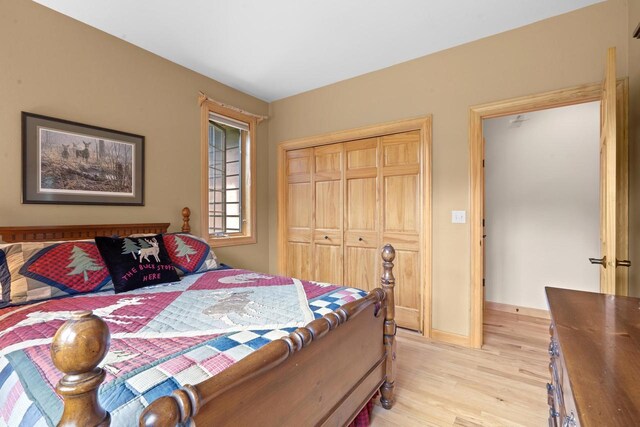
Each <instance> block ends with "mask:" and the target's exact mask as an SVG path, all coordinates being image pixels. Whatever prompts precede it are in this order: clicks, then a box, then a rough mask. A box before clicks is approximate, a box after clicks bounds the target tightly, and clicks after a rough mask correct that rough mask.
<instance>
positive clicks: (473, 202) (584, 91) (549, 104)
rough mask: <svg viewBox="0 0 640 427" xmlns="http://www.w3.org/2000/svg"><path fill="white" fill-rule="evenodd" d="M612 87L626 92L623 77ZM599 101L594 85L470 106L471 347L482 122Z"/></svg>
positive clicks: (476, 330) (477, 292) (479, 321)
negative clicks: (615, 86)
mask: <svg viewBox="0 0 640 427" xmlns="http://www.w3.org/2000/svg"><path fill="white" fill-rule="evenodd" d="M616 85H617V88H618V91H619V90H620V89H621V88H622V91H623V92H625V91H627V90H628V83H627V79H626V78H625V79H618V80H617V82H616ZM625 96H626V95H625ZM601 98H602V83H601V82H598V83H591V84H585V85H579V86H574V87H571V88H567V89H560V90H554V91H550V92H544V93H539V94H535V95H529V96H523V97H518V98H512V99H507V100H503V101H497V102H491V103H488V104H482V105H477V106H473V107H471V109H470V110H469V178H470V189H471V191H470V201H469V204H470V206H469V217H470V226H471V227H470V228H471V230H470V243H471V266H470V268H471V295H470V299H471V307H470V309H471V311H470V316H469V319H470V326H469V345H470V346H471V347H475V348H480V347H482V338H483V336H482V325H483V302H484V301H483V299H484V298H483V290H482V276H483V274H484V271H483V254H482V212H483V207H484V186H483V185H482V182H483V177H484V170H483V166H482V160H483V159H482V157H483V155H482V138H483V129H482V120H483V119H490V118H494V117H503V116H509V115H512V114H522V113H527V112H531V111H538V110H545V109H548V108H556V107H564V106H568V105H575V104H583V103H585V102H592V101H599V100H601ZM625 99H626V97H625ZM621 107H622V108H623V111H621V114H623V116H622V117H625V116H626V114H627V113H626V110H627V105H626V103H625V105H623V106H621ZM625 138H626V131H625V132H624V137H623V139H625ZM622 144H623V145H624V147H626V146H627V144H626V142H624V141H622ZM621 151H622V150H621ZM625 156H626V153H625ZM624 176H628V174H625V175H624ZM625 199H626V198H625ZM621 202H622V203H623V204H624V206H622V205H619V209H620V210H621V211H623V212H627V211H628V199H626V200H623V201H621ZM623 227H626V228H627V229H626V230H624V231H623V233H624V234H628V225H627V224H624V226H623Z"/></svg>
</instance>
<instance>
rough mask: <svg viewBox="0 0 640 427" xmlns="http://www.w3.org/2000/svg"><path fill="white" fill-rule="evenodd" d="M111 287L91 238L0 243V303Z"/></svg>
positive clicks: (111, 284)
mask: <svg viewBox="0 0 640 427" xmlns="http://www.w3.org/2000/svg"><path fill="white" fill-rule="evenodd" d="M108 289H113V283H112V282H111V277H110V276H109V272H108V270H107V268H106V266H105V264H104V262H103V261H102V257H101V256H100V253H99V252H98V248H97V247H96V245H95V243H94V242H93V241H91V240H73V241H65V242H21V243H9V244H0V296H1V299H0V306H6V305H18V304H25V303H29V302H35V301H41V300H46V299H51V298H58V297H63V296H68V295H75V294H81V293H88V292H96V291H101V290H108Z"/></svg>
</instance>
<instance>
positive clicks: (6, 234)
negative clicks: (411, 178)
mask: <svg viewBox="0 0 640 427" xmlns="http://www.w3.org/2000/svg"><path fill="white" fill-rule="evenodd" d="M182 213H183V226H182V231H183V233H189V231H190V227H189V210H188V209H187V208H185V209H183V212H182ZM168 225H169V224H119V225H93V226H91V225H89V226H87V225H83V226H54V227H0V236H2V240H3V241H4V242H7V243H11V242H40V241H49V240H59V241H66V240H77V239H86V238H92V237H95V236H110V235H121V236H128V235H135V234H138V233H151V234H154V233H165V232H166V230H167V228H168ZM394 256H395V252H394V250H393V248H392V247H391V246H389V245H387V246H385V247H384V249H383V250H382V258H383V275H382V277H381V288H377V289H374V290H373V291H371V292H369V293H368V294H366V293H365V292H364V291H361V290H358V289H351V288H344V287H338V286H334V285H330V284H324V283H315V282H307V281H302V280H297V279H292V278H283V277H279V276H274V275H269V274H263V273H255V272H250V271H245V270H239V269H227V268H222V269H215V270H212V271H206V272H202V273H197V274H193V275H188V276H184V277H183V278H182V279H181V280H180V282H178V283H172V284H163V285H156V286H152V287H144V288H141V289H137V290H134V291H131V292H125V293H121V294H113V293H109V292H96V293H90V294H80V295H73V296H69V297H64V298H54V299H50V300H46V301H41V302H36V303H33V304H29V305H17V306H11V307H5V308H0V326H2V332H0V425H3V423H4V424H6V425H14V424H15V425H46V424H53V423H56V422H58V420H59V425H69V426H71V425H75V426H86V425H102V426H106V425H109V424H112V425H123V424H131V425H135V424H138V423H139V425H145V426H152V425H153V426H175V425H178V424H185V425H188V424H190V423H195V425H253V424H260V425H262V426H270V425H273V426H282V425H296V426H299V425H347V424H349V423H350V422H351V421H352V420H353V419H354V418H355V417H356V416H357V415H358V414H359V413H360V411H361V410H362V408H363V407H365V406H366V405H367V403H368V402H369V401H370V400H371V399H372V398H373V397H374V395H376V394H377V393H378V391H379V393H380V396H381V397H380V402H381V404H382V406H383V407H384V408H386V409H390V408H391V406H392V405H393V403H394V398H393V392H394V379H395V368H394V364H395V332H396V325H395V321H394V295H393V288H394V285H395V279H394V277H393V273H392V268H393V263H392V262H393V259H394ZM141 262H142V261H141ZM0 275H1V274H0ZM0 280H1V278H0ZM272 291H273V292H276V293H275V294H270V293H269V292H272ZM203 292H204V293H203ZM207 292H208V294H207ZM248 294H251V295H258V297H256V299H253V300H251V301H250V302H247V299H246V298H247V297H246V295H248ZM203 295H212V296H211V298H216V299H215V302H216V304H210V301H209V302H207V300H206V298H208V297H209V296H207V297H206V298H205V297H203ZM260 295H261V296H260ZM270 295H271V296H270ZM272 295H277V298H273V296H272ZM252 298H253V297H252ZM260 298H262V299H260ZM221 301H223V302H224V301H226V303H225V304H227V305H228V304H231V305H232V306H235V307H236V308H237V307H244V308H247V307H250V308H251V310H253V311H251V310H249V311H248V312H243V313H244V314H242V318H238V317H237V315H238V314H237V312H236V314H234V316H236V317H233V318H232V319H229V316H228V314H225V311H224V310H221V309H220V307H221V306H225V304H218V303H219V302H221ZM273 301H277V302H278V304H280V305H277V308H276V311H277V312H278V313H279V314H278V317H273V315H271V314H269V315H260V316H257V315H255V311H256V310H258V311H259V310H260V307H263V306H271V305H275V303H273ZM305 307H306V309H305ZM265 310H266V309H265ZM92 311H93V313H92ZM245 311H246V310H245ZM189 312H193V313H197V314H198V315H199V316H200V318H197V316H196V318H194V317H187V316H191V315H190V314H188V313H189ZM33 313H36V314H33ZM283 313H285V315H284V316H281V314H283ZM203 314H205V315H206V316H205V317H206V319H202V315H203ZM225 316H227V318H225ZM245 317H246V318H247V319H248V320H247V319H244V318H245ZM8 319H11V322H10V323H9V320H8ZM255 319H260V320H259V322H258V323H256V320H255ZM245 320H246V322H245ZM2 322H4V323H2ZM21 322H22V323H21ZM260 322H262V323H260ZM301 325H306V326H301ZM27 327H28V328H27ZM25 328H27V329H25ZM49 348H50V350H49ZM9 381H12V382H9ZM54 385H55V387H54ZM8 386H11V390H9V391H7V390H8ZM54 389H55V390H54ZM3 390H4V391H3ZM123 390H124V391H123ZM3 393H4V394H3ZM123 395H127V396H123ZM131 395H135V396H133V398H132V399H131ZM125 397H126V398H130V399H129V400H126V399H125ZM3 399H4V400H3ZM3 402H4V403H3ZM131 402H134V403H131ZM140 413H141V414H140ZM112 414H113V417H112ZM138 414H140V415H138ZM138 416H139V421H138V422H136V421H135V420H136V418H138ZM16 421H17V422H16Z"/></svg>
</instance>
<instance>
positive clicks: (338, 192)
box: [312, 144, 344, 285]
mask: <svg viewBox="0 0 640 427" xmlns="http://www.w3.org/2000/svg"><path fill="white" fill-rule="evenodd" d="M313 157H314V160H313V167H314V173H313V182H314V204H313V206H314V213H315V222H314V229H313V242H314V243H313V255H312V260H313V262H312V265H313V271H314V278H313V280H317V281H320V282H326V283H335V284H338V285H340V284H342V283H343V263H344V259H343V258H344V254H343V250H344V248H343V230H344V227H343V208H344V202H343V200H344V188H343V187H344V181H343V175H344V174H343V170H344V144H332V145H325V146H322V147H316V148H314V149H313Z"/></svg>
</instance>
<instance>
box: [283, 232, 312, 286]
mask: <svg viewBox="0 0 640 427" xmlns="http://www.w3.org/2000/svg"><path fill="white" fill-rule="evenodd" d="M310 259H311V244H310V243H298V242H291V241H290V242H288V243H287V272H286V274H287V276H288V277H295V278H298V279H303V280H312V279H313V274H312V273H313V272H312V271H311V269H310V266H311V263H310V262H309V260H310Z"/></svg>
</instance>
